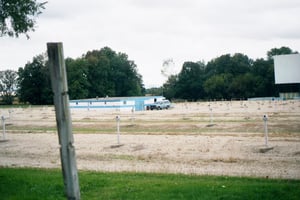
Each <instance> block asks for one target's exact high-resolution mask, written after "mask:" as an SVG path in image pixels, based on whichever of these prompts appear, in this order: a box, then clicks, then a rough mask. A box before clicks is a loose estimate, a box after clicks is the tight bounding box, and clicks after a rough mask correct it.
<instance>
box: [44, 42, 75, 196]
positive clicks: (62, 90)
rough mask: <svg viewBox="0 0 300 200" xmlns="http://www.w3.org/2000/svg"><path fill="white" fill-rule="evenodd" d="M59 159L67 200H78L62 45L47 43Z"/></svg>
mask: <svg viewBox="0 0 300 200" xmlns="http://www.w3.org/2000/svg"><path fill="white" fill-rule="evenodd" d="M47 51H48V58H49V66H50V75H51V83H52V90H53V93H54V105H55V115H56V125H57V131H58V138H59V144H60V158H61V166H62V172H63V179H64V186H65V194H66V196H67V199H72V200H73V199H74V200H79V199H80V189H79V181H78V173H77V165H76V155H75V147H74V145H73V143H74V138H73V133H72V120H71V115H70V107H69V94H68V84H67V75H66V67H65V60H64V55H63V45H62V43H47Z"/></svg>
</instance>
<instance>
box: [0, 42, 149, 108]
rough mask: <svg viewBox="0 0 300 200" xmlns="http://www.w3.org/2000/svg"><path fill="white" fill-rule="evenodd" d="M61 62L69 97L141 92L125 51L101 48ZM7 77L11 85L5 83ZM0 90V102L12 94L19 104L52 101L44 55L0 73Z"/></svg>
mask: <svg viewBox="0 0 300 200" xmlns="http://www.w3.org/2000/svg"><path fill="white" fill-rule="evenodd" d="M65 63H66V70H67V76H68V87H69V97H70V99H86V98H97V97H107V96H141V95H144V94H145V88H144V85H143V82H142V76H141V75H140V74H139V73H138V71H137V66H136V64H135V63H134V61H131V60H129V59H128V56H127V55H126V54H125V53H117V52H115V51H113V50H112V49H110V48H109V47H104V48H102V49H100V50H93V51H89V52H87V53H86V54H84V55H83V56H82V57H80V58H77V59H72V58H66V59H65ZM10 74H13V76H11V75H10ZM7 80H10V82H12V84H8V81H7ZM0 92H1V94H2V104H12V103H13V99H14V96H16V97H17V98H18V100H19V102H22V103H29V104H33V105H47V104H53V93H52V89H51V82H50V72H49V65H48V60H47V56H46V54H41V55H38V56H36V57H34V58H33V60H32V62H28V63H27V64H26V65H25V66H24V67H23V68H19V69H18V71H12V70H6V71H2V72H0ZM7 96H8V97H9V98H8V97H7Z"/></svg>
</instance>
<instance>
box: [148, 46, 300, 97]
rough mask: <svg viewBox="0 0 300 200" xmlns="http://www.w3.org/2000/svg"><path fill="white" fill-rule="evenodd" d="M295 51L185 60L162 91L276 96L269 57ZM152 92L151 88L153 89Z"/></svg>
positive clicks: (192, 94)
mask: <svg viewBox="0 0 300 200" xmlns="http://www.w3.org/2000/svg"><path fill="white" fill-rule="evenodd" d="M291 53H297V52H293V51H292V50H291V49H290V48H288V47H281V48H273V49H271V50H270V51H269V52H267V56H268V58H267V59H266V60H265V59H256V60H252V59H250V58H248V56H246V55H243V54H240V53H236V54H234V55H230V54H226V55H222V56H220V57H217V58H215V59H212V60H211V61H209V62H208V63H207V64H204V63H203V62H185V63H184V64H183V66H182V69H181V71H180V72H179V74H176V75H171V76H169V78H168V80H167V82H166V83H165V84H164V85H163V88H162V89H161V90H158V89H157V90H156V91H163V94H164V95H165V96H166V97H167V98H169V99H186V100H198V99H245V98H249V97H264V96H278V88H277V87H276V86H275V81H274V63H273V58H272V56H274V55H282V54H291ZM152 91H153V90H152Z"/></svg>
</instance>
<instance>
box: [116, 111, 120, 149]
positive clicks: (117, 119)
mask: <svg viewBox="0 0 300 200" xmlns="http://www.w3.org/2000/svg"><path fill="white" fill-rule="evenodd" d="M116 122H117V141H118V144H120V116H119V115H117V116H116Z"/></svg>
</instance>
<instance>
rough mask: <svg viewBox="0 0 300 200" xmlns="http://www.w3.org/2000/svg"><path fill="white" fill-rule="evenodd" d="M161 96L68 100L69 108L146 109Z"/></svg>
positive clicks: (160, 98)
mask: <svg viewBox="0 0 300 200" xmlns="http://www.w3.org/2000/svg"><path fill="white" fill-rule="evenodd" d="M164 99H165V97H163V96H142V97H106V98H96V99H80V100H70V108H71V109H87V110H99V109H106V110H128V111H131V110H134V111H143V110H147V109H148V108H149V107H150V105H151V104H153V103H156V102H159V101H162V100H164Z"/></svg>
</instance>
